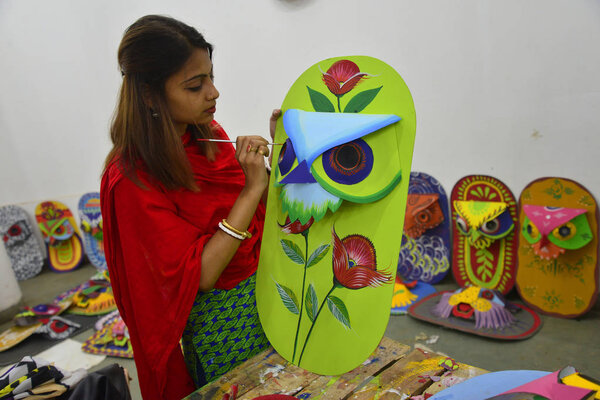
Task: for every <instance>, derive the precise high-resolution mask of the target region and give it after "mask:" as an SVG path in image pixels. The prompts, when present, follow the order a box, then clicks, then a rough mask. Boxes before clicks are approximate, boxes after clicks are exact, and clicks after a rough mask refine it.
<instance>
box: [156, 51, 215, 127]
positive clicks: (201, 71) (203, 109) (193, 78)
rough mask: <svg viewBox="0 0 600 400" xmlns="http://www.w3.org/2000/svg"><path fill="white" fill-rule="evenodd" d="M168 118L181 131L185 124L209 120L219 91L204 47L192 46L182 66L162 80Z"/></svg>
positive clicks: (213, 111) (204, 122)
mask: <svg viewBox="0 0 600 400" xmlns="http://www.w3.org/2000/svg"><path fill="white" fill-rule="evenodd" d="M165 94H166V100H167V106H168V108H169V113H170V114H171V119H172V120H173V124H174V125H175V127H176V128H177V130H178V131H179V132H180V133H181V135H183V134H184V133H185V130H186V128H187V125H189V124H207V123H209V122H211V121H212V120H213V117H214V113H215V111H216V108H215V106H216V104H217V102H216V100H217V98H218V97H219V92H218V91H217V88H216V87H215V85H214V84H213V70H212V61H211V60H210V57H209V56H208V50H206V49H195V50H194V51H193V52H192V55H191V56H190V58H189V59H188V60H187V61H186V63H185V64H184V65H183V67H182V68H181V69H180V70H179V71H177V72H176V73H174V74H173V75H171V76H170V77H169V78H168V79H167V81H166V82H165Z"/></svg>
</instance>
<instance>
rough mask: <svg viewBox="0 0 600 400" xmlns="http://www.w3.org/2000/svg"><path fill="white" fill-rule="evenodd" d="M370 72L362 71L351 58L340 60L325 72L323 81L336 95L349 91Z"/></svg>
mask: <svg viewBox="0 0 600 400" xmlns="http://www.w3.org/2000/svg"><path fill="white" fill-rule="evenodd" d="M367 75H369V74H366V73H364V72H360V69H359V68H358V65H356V64H355V63H353V62H352V61H350V60H339V61H336V62H334V63H333V65H332V66H331V67H329V69H328V70H327V72H325V73H323V82H325V85H327V88H328V89H329V91H330V92H331V93H333V94H335V95H336V96H341V95H343V94H346V93H348V92H349V91H351V90H352V89H354V87H355V86H356V85H357V84H358V83H359V82H360V81H361V80H362V79H363V78H364V77H366V76H367Z"/></svg>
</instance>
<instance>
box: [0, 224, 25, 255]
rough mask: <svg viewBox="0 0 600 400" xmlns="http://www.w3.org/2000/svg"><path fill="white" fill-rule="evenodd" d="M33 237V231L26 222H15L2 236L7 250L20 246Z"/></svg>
mask: <svg viewBox="0 0 600 400" xmlns="http://www.w3.org/2000/svg"><path fill="white" fill-rule="evenodd" d="M30 236H31V230H30V229H29V227H28V224H27V222H26V221H25V220H20V221H17V222H15V223H14V224H13V225H12V226H10V227H9V228H8V230H7V231H6V232H4V234H3V235H2V240H3V241H4V245H5V246H6V247H7V248H11V247H15V246H19V245H21V244H23V243H25V241H26V240H27V239H28V238H29V237H30Z"/></svg>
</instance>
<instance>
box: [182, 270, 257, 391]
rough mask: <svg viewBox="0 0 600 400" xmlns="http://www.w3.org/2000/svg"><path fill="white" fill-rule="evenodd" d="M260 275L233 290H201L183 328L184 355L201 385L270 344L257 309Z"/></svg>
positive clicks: (190, 369)
mask: <svg viewBox="0 0 600 400" xmlns="http://www.w3.org/2000/svg"><path fill="white" fill-rule="evenodd" d="M255 288H256V275H252V276H251V277H249V278H247V279H246V280H244V281H242V282H240V283H239V284H238V285H237V286H236V287H235V288H233V289H231V290H221V289H213V290H211V291H210V292H208V293H202V292H198V295H197V296H196V300H194V305H193V306H192V311H191V312H190V316H189V318H188V321H187V325H186V327H185V330H184V332H183V337H182V345H183V355H184V358H185V362H186V364H187V367H188V370H189V371H190V375H191V376H192V378H193V379H194V383H195V384H196V386H197V387H201V386H204V385H205V384H207V383H209V382H212V381H214V380H215V379H217V378H218V377H220V376H221V375H223V374H225V373H226V372H227V371H229V370H231V369H233V368H234V367H236V366H237V365H239V364H241V363H243V362H244V361H246V360H247V359H249V358H251V357H252V356H254V355H256V354H258V353H260V352H261V351H263V350H265V349H266V348H268V347H269V341H268V340H267V337H266V336H265V333H264V332H263V330H262V326H261V325H260V321H259V320H258V311H257V309H256V297H255V294H254V290H255Z"/></svg>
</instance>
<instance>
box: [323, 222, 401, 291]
mask: <svg viewBox="0 0 600 400" xmlns="http://www.w3.org/2000/svg"><path fill="white" fill-rule="evenodd" d="M332 235H333V275H334V283H336V284H340V285H341V286H344V287H346V288H348V289H362V288H364V287H367V286H370V287H377V286H381V285H382V284H384V283H388V282H390V281H391V280H392V276H391V274H389V273H388V272H387V271H377V262H376V257H375V247H374V246H373V243H371V241H370V240H369V239H367V238H366V237H364V236H362V235H349V236H346V237H345V238H344V239H340V238H339V237H338V235H337V234H336V233H335V228H332Z"/></svg>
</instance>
